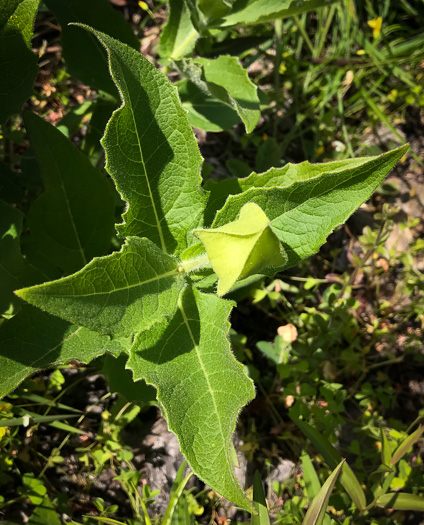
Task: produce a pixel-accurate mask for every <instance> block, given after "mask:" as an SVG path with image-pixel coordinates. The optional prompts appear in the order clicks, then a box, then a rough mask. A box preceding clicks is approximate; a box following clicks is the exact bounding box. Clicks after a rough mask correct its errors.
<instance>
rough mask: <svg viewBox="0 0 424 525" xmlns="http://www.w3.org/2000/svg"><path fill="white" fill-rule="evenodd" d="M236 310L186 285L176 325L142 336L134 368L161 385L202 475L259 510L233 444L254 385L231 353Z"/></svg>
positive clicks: (169, 413) (173, 422) (168, 413)
mask: <svg viewBox="0 0 424 525" xmlns="http://www.w3.org/2000/svg"><path fill="white" fill-rule="evenodd" d="M230 311H231V303H230V302H228V301H225V300H223V299H219V298H218V297H216V296H215V295H207V294H203V293H201V292H198V291H197V290H194V289H193V290H192V289H191V288H186V289H185V290H184V291H183V292H182V294H181V296H180V299H179V301H178V310H177V312H176V314H175V316H174V318H173V319H172V320H171V321H170V322H166V321H164V322H159V323H157V324H155V325H153V327H152V328H151V329H150V330H148V331H146V332H142V333H140V334H139V335H138V336H137V338H136V340H135V342H134V345H133V347H132V349H131V353H130V359H129V360H128V364H127V366H128V367H129V368H130V369H131V370H133V372H134V379H135V380H138V379H143V378H144V379H146V381H147V382H148V383H150V384H152V385H154V386H155V387H156V388H157V389H158V393H157V397H158V401H159V402H160V403H161V405H162V407H163V412H164V415H165V417H166V419H167V421H168V426H169V429H170V430H171V431H172V432H174V433H175V434H176V435H177V437H178V439H179V442H180V447H181V451H182V453H183V454H184V455H185V457H186V458H187V460H188V462H189V463H190V466H191V468H192V470H193V471H194V473H195V474H196V475H197V476H199V478H201V479H203V480H204V481H205V482H206V483H208V484H209V485H211V486H212V487H213V488H214V489H215V490H217V491H219V493H220V494H221V495H222V496H224V497H226V498H228V499H230V500H231V501H232V502H234V503H236V504H237V505H240V506H241V507H243V508H246V509H248V510H251V505H250V502H249V501H248V500H247V499H246V497H245V496H244V494H243V491H242V490H241V488H240V486H239V485H238V483H237V481H236V478H235V476H234V473H233V469H232V461H231V452H230V445H231V436H232V433H233V431H234V427H235V421H236V417H237V414H238V412H239V410H240V408H241V407H242V406H244V405H245V404H246V403H247V402H248V401H249V400H250V399H252V398H253V397H254V388H253V383H252V382H251V380H249V379H248V378H247V377H246V375H245V374H244V372H243V368H242V366H241V365H240V364H239V363H237V362H236V361H235V359H234V356H233V355H232V354H231V352H230V345H229V342H228V338H227V336H228V330H229V327H230V325H229V322H228V316H229V314H230Z"/></svg>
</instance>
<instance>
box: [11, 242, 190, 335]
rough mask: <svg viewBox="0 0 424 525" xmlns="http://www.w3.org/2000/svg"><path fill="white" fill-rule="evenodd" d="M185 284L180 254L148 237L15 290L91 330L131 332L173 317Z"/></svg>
mask: <svg viewBox="0 0 424 525" xmlns="http://www.w3.org/2000/svg"><path fill="white" fill-rule="evenodd" d="M183 283H184V280H183V276H182V275H181V273H180V272H179V271H178V263H177V260H176V258H175V257H172V256H170V255H166V254H165V253H163V252H162V251H161V250H160V249H159V248H157V247H156V245H155V244H153V243H152V242H151V241H149V240H148V239H140V238H138V237H129V238H127V240H126V243H125V244H124V245H123V247H122V249H121V251H120V252H115V253H113V254H112V255H108V256H106V257H100V258H95V259H93V260H92V261H91V262H90V263H89V264H87V266H85V267H84V268H83V269H82V270H80V271H79V272H77V273H75V274H73V275H70V276H69V277H64V278H63V279H59V280H57V281H52V282H49V283H45V284H41V285H38V286H33V287H30V288H24V289H22V290H18V291H17V292H16V294H17V295H18V296H19V297H22V298H23V299H25V301H27V302H29V303H31V304H33V305H35V306H38V307H39V308H42V309H43V310H45V311H47V312H49V313H51V314H54V315H57V316H58V317H62V318H63V319H66V320H68V321H71V322H73V323H75V324H77V325H80V326H85V327H86V328H89V329H90V330H95V331H96V332H100V333H101V334H106V335H113V336H129V335H132V334H135V333H137V332H139V331H141V330H143V329H146V328H148V327H149V326H150V325H152V324H153V323H154V322H155V321H157V320H158V319H160V318H161V317H163V316H172V315H173V313H174V311H175V309H176V307H177V300H178V295H179V291H180V289H181V287H182V285H183Z"/></svg>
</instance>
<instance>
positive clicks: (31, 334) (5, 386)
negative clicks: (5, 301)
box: [0, 306, 129, 398]
mask: <svg viewBox="0 0 424 525" xmlns="http://www.w3.org/2000/svg"><path fill="white" fill-rule="evenodd" d="M128 344H129V343H128V341H126V340H124V339H115V340H111V339H110V338H109V337H106V336H101V335H99V334H97V333H95V332H90V331H89V330H87V329H86V328H82V327H80V326H74V325H71V324H70V323H68V322H66V321H63V320H62V319H59V318H57V317H53V316H51V315H49V314H47V313H45V312H43V311H41V310H39V309H38V308H33V307H31V306H25V307H23V308H22V310H21V311H20V312H19V313H18V314H17V315H16V316H15V317H13V318H12V319H10V320H9V321H5V322H3V324H2V325H1V326H0V370H1V372H2V374H1V376H2V380H1V382H0V398H2V397H3V396H5V395H6V394H8V393H9V392H11V391H12V390H13V389H14V388H16V387H17V386H18V385H19V383H21V382H22V381H23V380H24V379H25V378H26V377H28V376H30V375H32V374H34V373H36V372H38V371H39V370H43V369H45V368H51V367H53V366H55V365H57V364H65V363H68V362H69V361H73V360H78V361H81V362H83V363H88V362H89V361H91V360H92V359H94V358H95V357H98V356H99V355H102V354H104V353H105V352H112V353H119V352H120V351H123V350H125V349H126V348H127V347H128Z"/></svg>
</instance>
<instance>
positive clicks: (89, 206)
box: [25, 112, 115, 273]
mask: <svg viewBox="0 0 424 525" xmlns="http://www.w3.org/2000/svg"><path fill="white" fill-rule="evenodd" d="M25 125H26V127H27V130H28V133H29V136H30V141H31V145H32V147H33V148H34V151H35V153H36V155H37V158H38V161H39V163H40V166H41V169H42V174H43V181H44V186H45V192H44V193H43V194H42V195H41V196H40V197H39V198H38V199H37V200H36V201H35V202H34V203H33V205H32V206H31V210H30V212H29V214H28V226H29V228H30V231H31V242H32V249H33V250H34V251H35V252H39V253H42V254H43V256H44V257H48V258H49V260H50V261H51V262H53V263H55V264H56V265H57V266H59V267H60V268H62V270H64V271H65V272H66V273H71V272H74V271H76V270H78V269H79V268H81V267H82V266H84V265H85V264H87V263H88V262H89V261H90V260H91V259H92V258H93V257H94V256H98V255H103V254H104V253H107V252H108V251H109V249H110V241H111V237H112V233H113V223H114V213H115V206H114V198H113V193H112V191H111V188H110V185H109V183H108V181H107V179H106V177H105V176H104V175H103V174H102V173H101V172H100V171H99V170H97V169H96V168H94V167H93V166H92V165H91V164H90V162H89V160H88V159H87V157H86V156H85V155H84V154H83V153H81V151H79V150H78V149H77V148H76V147H75V146H74V145H73V144H72V143H71V142H70V141H69V140H68V139H67V138H66V137H65V136H64V135H63V134H62V133H61V132H60V131H59V130H57V129H56V128H55V127H54V126H52V125H51V124H49V123H47V122H46V121H44V120H43V119H42V118H40V117H38V116H36V115H35V114H33V113H29V112H27V113H25Z"/></svg>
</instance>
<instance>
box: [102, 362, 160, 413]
mask: <svg viewBox="0 0 424 525" xmlns="http://www.w3.org/2000/svg"><path fill="white" fill-rule="evenodd" d="M127 360H128V356H127V355H124V354H123V355H120V356H118V357H115V356H113V355H111V354H108V355H106V356H105V360H104V364H103V369H102V373H103V374H104V375H105V376H106V379H107V382H108V385H109V390H110V392H116V393H119V394H121V395H122V396H124V397H125V399H126V400H127V401H131V402H133V403H137V402H138V403H150V402H152V401H154V400H155V399H156V390H155V389H154V388H153V387H152V386H150V385H146V382H145V381H136V382H134V381H133V379H132V374H131V372H130V371H129V370H127V369H126V368H125V365H126V362H127Z"/></svg>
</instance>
